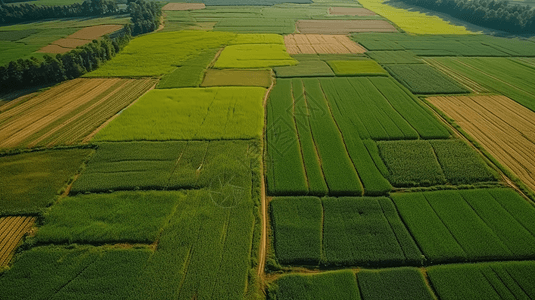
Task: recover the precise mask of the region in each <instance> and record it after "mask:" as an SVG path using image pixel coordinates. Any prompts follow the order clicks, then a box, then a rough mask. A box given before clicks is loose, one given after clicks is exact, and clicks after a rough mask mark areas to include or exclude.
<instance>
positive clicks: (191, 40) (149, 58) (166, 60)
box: [84, 31, 236, 77]
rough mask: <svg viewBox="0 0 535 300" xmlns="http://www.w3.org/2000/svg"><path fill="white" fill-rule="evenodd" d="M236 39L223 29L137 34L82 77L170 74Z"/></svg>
mask: <svg viewBox="0 0 535 300" xmlns="http://www.w3.org/2000/svg"><path fill="white" fill-rule="evenodd" d="M234 38H236V35H235V34H232V33H227V32H205V31H180V32H162V33H154V34H148V35H144V36H141V37H137V38H135V39H133V40H132V41H130V43H129V44H128V46H126V47H125V48H124V49H123V50H122V51H121V53H119V54H117V56H116V57H114V58H113V60H111V61H109V62H107V63H106V64H104V65H103V66H101V67H100V68H99V69H98V70H95V71H93V72H91V73H88V74H86V75H84V76H85V77H139V76H160V75H162V74H169V73H172V72H173V71H174V70H175V69H176V67H177V65H180V64H182V63H184V62H185V61H187V60H188V59H190V58H192V57H195V56H197V55H199V53H200V52H202V51H203V50H208V49H214V48H219V47H222V46H223V45H225V44H228V43H229V42H230V41H231V40H232V39H234Z"/></svg>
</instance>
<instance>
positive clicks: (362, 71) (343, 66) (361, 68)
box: [329, 60, 388, 76]
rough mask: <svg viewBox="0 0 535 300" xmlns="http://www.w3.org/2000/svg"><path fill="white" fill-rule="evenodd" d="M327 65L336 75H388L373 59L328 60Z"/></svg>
mask: <svg viewBox="0 0 535 300" xmlns="http://www.w3.org/2000/svg"><path fill="white" fill-rule="evenodd" d="M329 65H330V66H331V68H332V69H333V71H334V73H335V74H336V76H388V72H387V71H385V69H383V68H382V67H381V66H380V65H379V64H378V63H376V62H375V61H373V60H330V61H329Z"/></svg>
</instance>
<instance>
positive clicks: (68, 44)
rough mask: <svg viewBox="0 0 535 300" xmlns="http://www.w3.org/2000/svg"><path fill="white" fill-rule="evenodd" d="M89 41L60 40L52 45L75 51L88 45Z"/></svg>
mask: <svg viewBox="0 0 535 300" xmlns="http://www.w3.org/2000/svg"><path fill="white" fill-rule="evenodd" d="M87 43H88V41H87V40H79V39H59V40H57V41H54V42H53V43H52V45H58V46H60V47H63V48H71V49H74V48H76V47H78V46H83V45H85V44H87Z"/></svg>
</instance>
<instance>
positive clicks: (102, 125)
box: [82, 80, 159, 144]
mask: <svg viewBox="0 0 535 300" xmlns="http://www.w3.org/2000/svg"><path fill="white" fill-rule="evenodd" d="M158 81H159V80H157V81H156V82H154V84H153V85H152V87H151V88H149V89H148V90H147V91H146V92H145V93H143V94H142V95H141V96H139V97H138V98H137V99H136V100H134V101H132V103H130V104H129V105H128V106H127V107H125V108H123V109H121V111H119V112H118V113H116V114H115V115H113V116H112V117H111V118H109V119H108V120H106V121H105V122H104V123H102V124H100V126H98V127H97V128H96V129H95V130H93V132H91V133H90V134H89V135H88V136H86V137H85V138H84V139H83V140H82V144H87V143H89V141H90V140H91V139H92V138H93V137H94V136H95V135H96V134H97V133H98V132H99V131H101V130H102V129H104V127H106V126H107V125H108V124H109V123H111V121H113V120H115V118H117V117H118V116H119V115H120V113H121V112H122V111H124V110H127V109H128V108H130V106H132V105H134V104H136V103H137V102H138V101H139V99H141V98H142V97H143V96H145V95H146V94H147V93H148V92H150V91H152V90H153V89H154V88H155V87H156V85H158Z"/></svg>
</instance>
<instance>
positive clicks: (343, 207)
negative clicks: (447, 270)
mask: <svg viewBox="0 0 535 300" xmlns="http://www.w3.org/2000/svg"><path fill="white" fill-rule="evenodd" d="M271 205H272V206H271V212H272V218H273V231H274V232H275V236H274V237H275V241H274V244H275V253H276V255H277V258H278V259H279V262H280V263H283V264H292V265H293V264H297V265H300V264H308V265H313V266H314V265H317V263H318V258H321V260H320V263H321V264H322V265H326V266H331V267H332V266H399V265H405V264H416V265H419V264H421V263H422V258H423V256H422V253H420V251H419V250H418V247H417V245H416V243H415V242H414V240H413V239H412V237H411V236H410V234H409V232H408V231H407V229H406V228H405V226H404V225H403V223H402V221H401V219H400V217H399V215H398V214H397V212H396V209H395V207H394V205H393V204H392V201H391V200H390V199H388V198H384V197H380V198H372V197H363V198H356V197H343V198H328V197H327V198H323V199H322V200H321V202H320V199H318V198H312V197H303V198H293V197H285V198H276V199H275V200H273V202H272V204H271ZM322 220H323V223H322ZM322 225H323V228H322ZM292 234H293V237H292ZM297 237H299V239H296V238H297ZM320 251H321V252H320Z"/></svg>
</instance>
